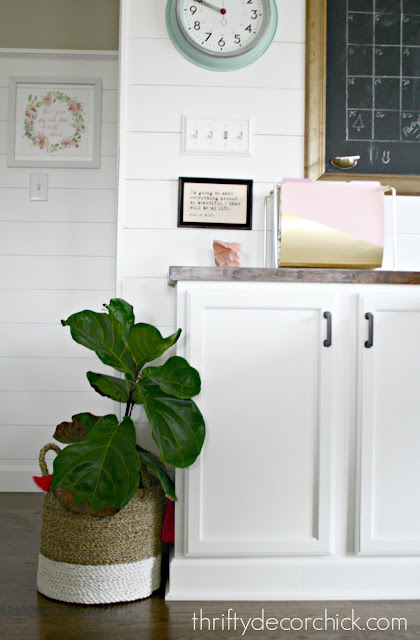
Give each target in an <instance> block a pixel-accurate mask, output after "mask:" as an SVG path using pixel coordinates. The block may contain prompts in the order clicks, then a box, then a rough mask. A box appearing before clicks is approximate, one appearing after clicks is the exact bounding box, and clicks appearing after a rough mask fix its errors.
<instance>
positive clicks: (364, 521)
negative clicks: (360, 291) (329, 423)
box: [359, 292, 420, 555]
mask: <svg viewBox="0 0 420 640" xmlns="http://www.w3.org/2000/svg"><path fill="white" fill-rule="evenodd" d="M359 309H360V313H359V349H360V352H359V355H360V357H359V401H360V413H359V416H360V425H359V434H360V438H359V440H360V527H359V529H360V545H359V551H360V553H366V554H382V555H405V554H420V464H419V460H420V387H419V367H420V300H419V296H418V293H417V292H416V294H414V293H413V294H411V295H410V294H409V293H406V294H404V295H398V294H393V295H392V296H390V295H385V294H371V295H362V296H360V305H359ZM367 314H370V315H368V317H367V318H366V315H367ZM369 325H370V326H369ZM369 329H370V334H371V337H372V340H371V342H372V343H373V344H372V345H370V343H369ZM366 342H368V344H367V345H366V344H365V343H366Z"/></svg>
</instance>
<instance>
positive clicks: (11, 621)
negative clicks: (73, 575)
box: [0, 493, 420, 640]
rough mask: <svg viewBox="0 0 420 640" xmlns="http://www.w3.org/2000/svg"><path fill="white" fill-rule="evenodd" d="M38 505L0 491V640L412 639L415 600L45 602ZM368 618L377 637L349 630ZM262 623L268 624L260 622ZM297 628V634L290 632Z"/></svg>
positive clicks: (417, 627)
mask: <svg viewBox="0 0 420 640" xmlns="http://www.w3.org/2000/svg"><path fill="white" fill-rule="evenodd" d="M41 504H42V495H41V494H37V493H31V494H30V493H28V494H6V493H0V638H1V640H6V639H7V640H193V639H194V640H211V639H213V640H227V639H229V640H231V639H233V640H235V639H239V638H246V639H248V640H256V639H257V638H258V639H261V640H278V639H280V640H283V639H284V640H286V639H287V640H289V639H290V638H292V639H293V638H296V640H312V639H313V640H330V639H334V640H344V639H348V638H352V639H354V640H362V638H363V639H364V640H365V639H366V638H367V639H368V640H376V639H378V638H380V639H381V640H391V639H392V640H418V639H419V638H420V602H419V601H395V602H388V601H376V602H172V601H171V602H165V600H164V598H163V595H162V593H163V589H161V590H160V592H157V593H155V594H153V596H152V597H150V598H147V599H146V600H140V601H137V602H132V603H125V604H116V605H100V606H92V605H90V606H85V605H72V604H66V603H62V602H55V601H53V600H49V599H48V598H45V597H44V596H42V595H40V594H39V593H38V592H37V590H36V570H37V556H38V549H39V531H40V524H41ZM165 557H167V554H165ZM229 610H230V611H229ZM325 611H327V616H328V617H329V618H330V620H329V621H327V628H326V630H322V631H320V630H316V629H314V628H313V627H312V626H311V625H312V622H313V621H314V618H320V619H321V621H318V622H317V623H316V626H320V625H323V619H324V617H325V615H326V614H325ZM352 612H353V618H354V619H356V618H359V620H358V621H356V626H354V628H353V630H351V631H350V630H349V631H346V630H343V629H342V628H341V626H340V625H342V624H344V626H348V625H349V624H351V623H350V621H344V620H343V618H347V617H350V618H351V616H352ZM228 615H230V620H228ZM235 615H236V620H235V618H234V616H235ZM194 616H195V620H194ZM371 617H373V618H376V619H380V620H377V621H378V622H379V625H382V627H383V628H384V627H385V626H386V625H389V628H388V629H387V630H383V631H367V630H359V629H358V628H357V626H360V627H363V626H364V625H365V624H366V621H367V619H368V618H371ZM262 618H264V620H263V619H262ZM268 618H272V621H271V622H268V620H267V619H268ZM305 618H307V619H308V620H307V622H306V623H305ZM392 618H405V619H406V621H407V630H405V628H404V626H405V625H404V624H403V628H402V629H400V630H398V629H396V628H394V629H392V628H391V626H392V624H393V623H392V620H391V619H392ZM292 619H293V621H292ZM276 621H277V623H278V625H279V624H280V622H281V624H282V625H283V626H284V627H287V626H289V627H290V625H292V627H293V626H294V627H296V629H295V630H293V629H292V630H288V629H286V628H285V629H283V630H282V629H281V628H279V627H278V626H277V628H276V629H275V628H274V624H275V622H276ZM302 624H303V627H302V629H298V627H299V626H300V625H302ZM305 624H306V626H307V629H306V630H305ZM394 624H396V623H394ZM262 625H264V627H263V629H261V627H262ZM209 627H210V628H209ZM245 627H246V630H245ZM252 627H254V628H252Z"/></svg>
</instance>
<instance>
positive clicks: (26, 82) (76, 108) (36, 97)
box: [8, 77, 102, 168]
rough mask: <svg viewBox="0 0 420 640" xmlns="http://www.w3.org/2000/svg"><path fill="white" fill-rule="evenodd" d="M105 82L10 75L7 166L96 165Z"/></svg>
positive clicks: (98, 154)
mask: <svg viewBox="0 0 420 640" xmlns="http://www.w3.org/2000/svg"><path fill="white" fill-rule="evenodd" d="M101 84H102V83H101V80H100V79H88V78H69V79H57V78H16V77H14V78H10V82H9V139H8V166H9V167H32V166H42V167H83V168H88V167H89V168H98V167H99V166H100V123H101Z"/></svg>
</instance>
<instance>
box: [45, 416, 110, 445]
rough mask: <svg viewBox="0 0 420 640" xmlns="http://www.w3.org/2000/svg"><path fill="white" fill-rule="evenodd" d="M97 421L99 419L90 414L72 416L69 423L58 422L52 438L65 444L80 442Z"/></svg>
mask: <svg viewBox="0 0 420 640" xmlns="http://www.w3.org/2000/svg"><path fill="white" fill-rule="evenodd" d="M98 420H99V418H98V417H97V416H94V415H93V414H92V413H78V414H76V415H75V416H72V419H71V422H60V424H59V425H57V427H56V429H55V432H54V436H53V437H54V438H55V439H56V440H58V441H59V442H64V443H65V444H69V443H71V442H81V441H82V440H83V438H84V437H85V435H86V434H87V433H88V431H90V430H91V429H93V427H94V426H95V424H96V423H97V421H98Z"/></svg>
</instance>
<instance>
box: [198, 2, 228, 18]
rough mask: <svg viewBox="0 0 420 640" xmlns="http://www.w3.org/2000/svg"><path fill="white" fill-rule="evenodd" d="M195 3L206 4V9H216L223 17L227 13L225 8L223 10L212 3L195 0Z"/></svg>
mask: <svg viewBox="0 0 420 640" xmlns="http://www.w3.org/2000/svg"><path fill="white" fill-rule="evenodd" d="M195 2H199V3H200V4H204V5H205V6H206V7H210V9H215V10H216V11H219V12H220V13H222V14H223V15H224V14H225V13H226V9H224V8H223V9H221V8H220V7H216V5H214V4H210V2H206V0H195Z"/></svg>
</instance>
